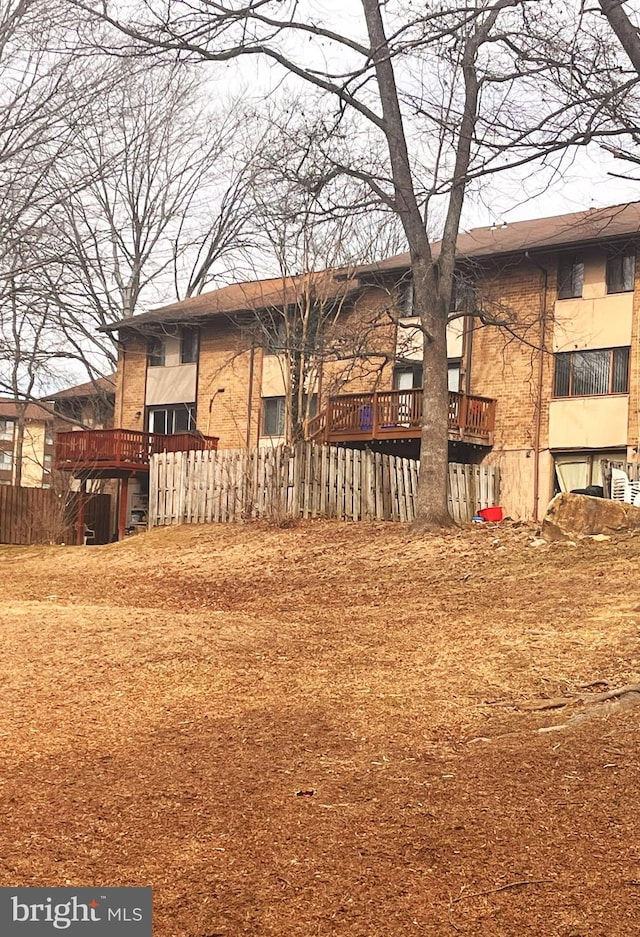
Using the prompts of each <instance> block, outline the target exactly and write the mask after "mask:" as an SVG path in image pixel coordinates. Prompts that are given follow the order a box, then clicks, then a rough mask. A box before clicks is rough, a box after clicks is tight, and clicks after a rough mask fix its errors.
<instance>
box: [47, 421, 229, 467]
mask: <svg viewBox="0 0 640 937" xmlns="http://www.w3.org/2000/svg"><path fill="white" fill-rule="evenodd" d="M217 448H218V439H217V437H215V436H201V435H200V434H199V433H175V434H173V435H170V436H164V435H162V434H160V433H139V432H136V431H135V430H129V429H95V430H87V431H79V432H71V433H57V434H56V438H55V448H54V464H55V467H56V469H57V470H58V471H60V472H74V473H75V474H76V475H78V476H79V477H80V476H83V477H85V478H91V477H93V478H119V477H122V476H124V475H131V474H133V473H134V472H148V471H149V460H150V458H151V456H152V455H154V454H155V453H157V452H191V451H193V450H196V451H202V450H211V449H213V450H216V449H217Z"/></svg>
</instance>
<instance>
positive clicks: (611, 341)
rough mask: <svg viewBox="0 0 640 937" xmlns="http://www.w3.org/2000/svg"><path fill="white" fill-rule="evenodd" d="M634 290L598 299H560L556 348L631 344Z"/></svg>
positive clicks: (606, 346) (568, 348) (555, 338)
mask: <svg viewBox="0 0 640 937" xmlns="http://www.w3.org/2000/svg"><path fill="white" fill-rule="evenodd" d="M632 324H633V293H613V294H612V295H611V296H601V297H599V298H596V299H559V300H557V302H556V304H555V328H554V331H553V350H554V351H575V350H583V349H585V348H614V347H618V346H620V345H630V344H631V329H632Z"/></svg>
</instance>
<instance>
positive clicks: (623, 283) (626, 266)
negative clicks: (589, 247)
mask: <svg viewBox="0 0 640 937" xmlns="http://www.w3.org/2000/svg"><path fill="white" fill-rule="evenodd" d="M635 273H636V252H635V250H633V249H632V248H629V247H627V248H624V249H621V250H618V251H616V252H615V253H610V254H609V256H608V257H607V293H628V292H631V290H633V285H634V279H635Z"/></svg>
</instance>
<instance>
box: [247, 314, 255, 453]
mask: <svg viewBox="0 0 640 937" xmlns="http://www.w3.org/2000/svg"><path fill="white" fill-rule="evenodd" d="M255 356H256V343H255V337H254V335H253V332H252V333H251V354H250V356H249V392H248V394H247V432H246V434H245V448H246V449H251V417H252V416H253V373H254V369H255Z"/></svg>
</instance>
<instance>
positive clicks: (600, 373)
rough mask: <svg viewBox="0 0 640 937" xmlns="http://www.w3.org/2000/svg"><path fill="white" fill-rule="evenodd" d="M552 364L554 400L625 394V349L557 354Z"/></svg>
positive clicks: (626, 354) (626, 350)
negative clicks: (555, 398) (553, 364)
mask: <svg viewBox="0 0 640 937" xmlns="http://www.w3.org/2000/svg"><path fill="white" fill-rule="evenodd" d="M555 363H556V369H555V379H554V385H553V396H554V397H590V396H596V395H598V394H626V393H628V390H629V349H628V348H603V349H598V350H597V351H568V352H561V353H560V354H558V355H556V356H555Z"/></svg>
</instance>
